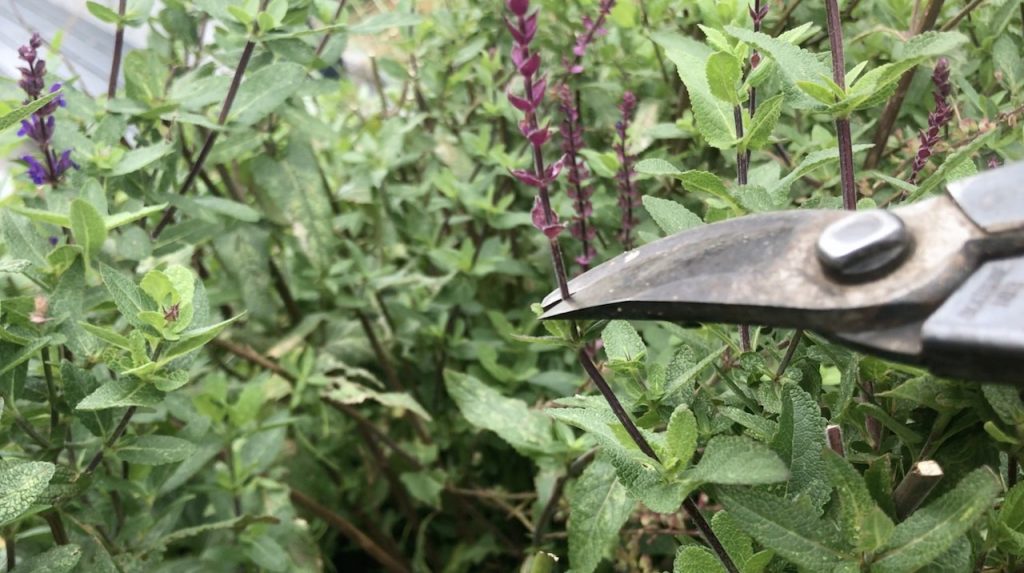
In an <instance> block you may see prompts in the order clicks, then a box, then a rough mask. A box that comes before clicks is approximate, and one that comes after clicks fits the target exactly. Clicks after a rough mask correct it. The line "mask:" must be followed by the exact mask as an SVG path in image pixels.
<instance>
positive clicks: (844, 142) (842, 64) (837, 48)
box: [825, 0, 857, 211]
mask: <svg viewBox="0 0 1024 573" xmlns="http://www.w3.org/2000/svg"><path fill="white" fill-rule="evenodd" d="M825 16H826V19H827V20H828V41H829V45H830V47H831V49H832V80H833V81H834V82H835V83H836V85H838V86H839V87H840V88H842V89H846V58H845V57H844V55H843V25H842V22H841V21H840V15H839V5H838V3H837V2H836V0H825ZM836 140H837V141H838V143H839V180H840V183H841V187H842V190H843V208H844V209H846V210H847V211H853V210H855V209H856V208H857V187H856V182H855V181H854V177H853V140H852V135H851V134H850V119H849V118H848V117H837V118H836Z"/></svg>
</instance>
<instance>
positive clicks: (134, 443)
mask: <svg viewBox="0 0 1024 573" xmlns="http://www.w3.org/2000/svg"><path fill="white" fill-rule="evenodd" d="M195 451H196V446H195V444H193V443H192V442H190V441H188V440H183V439H181V438H175V437H173V436H154V435H148V436H138V437H136V438H129V439H126V440H124V441H123V442H122V443H120V444H118V446H117V455H118V457H120V458H121V459H122V460H124V461H126V462H128V463H132V464H142V465H147V466H159V465H163V464H173V463H176V462H180V461H183V460H185V459H187V458H188V457H189V456H191V455H192V454H193V453H194V452H195Z"/></svg>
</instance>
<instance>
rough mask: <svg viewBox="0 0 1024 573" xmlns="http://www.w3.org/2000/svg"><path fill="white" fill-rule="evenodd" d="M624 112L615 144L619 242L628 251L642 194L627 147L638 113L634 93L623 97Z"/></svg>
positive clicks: (631, 242) (622, 106)
mask: <svg viewBox="0 0 1024 573" xmlns="http://www.w3.org/2000/svg"><path fill="white" fill-rule="evenodd" d="M619 111H621V112H622V119H621V120H619V121H618V122H616V124H615V132H616V133H617V134H618V136H619V140H618V141H617V142H616V143H615V146H614V147H615V153H616V154H617V155H618V156H619V172H618V174H616V176H615V179H616V180H617V181H618V183H619V208H621V209H622V225H621V227H620V230H619V240H621V241H622V246H623V248H625V249H626V250H627V251H629V250H631V249H632V248H633V228H634V227H636V225H637V219H636V208H637V207H639V206H640V193H639V191H637V189H636V186H635V185H634V184H633V162H634V160H635V158H634V157H633V156H632V155H630V153H629V151H628V149H627V147H626V145H627V131H628V130H629V123H630V122H631V121H632V120H633V113H634V112H635V111H636V96H635V95H633V92H630V91H627V92H626V93H625V94H623V96H622V103H621V104H620V105H619Z"/></svg>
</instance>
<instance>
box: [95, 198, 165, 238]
mask: <svg viewBox="0 0 1024 573" xmlns="http://www.w3.org/2000/svg"><path fill="white" fill-rule="evenodd" d="M166 208H167V203H160V204H159V205H150V206H149V207H143V208H142V209H139V210H138V211H131V212H129V213H115V214H113V215H108V216H106V217H104V218H103V223H104V224H105V225H106V226H107V230H108V231H111V230H113V229H116V228H118V227H121V226H123V225H127V224H128V223H134V222H135V221H138V220H139V219H142V218H145V217H148V216H150V215H153V214H156V213H160V212H161V211H163V210H164V209H166Z"/></svg>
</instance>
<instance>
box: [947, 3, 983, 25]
mask: <svg viewBox="0 0 1024 573" xmlns="http://www.w3.org/2000/svg"><path fill="white" fill-rule="evenodd" d="M983 2H985V0H972V2H971V3H970V4H968V5H966V6H964V7H963V9H962V10H960V11H959V12H957V13H956V16H953V18H952V19H951V20H950V21H949V22H946V23H945V24H943V25H942V28H940V30H942V31H943V32H948V31H950V30H952V29H953V28H956V25H957V24H959V23H960V20H963V19H964V17H966V16H970V15H971V12H973V11H974V9H975V8H977V7H978V6H981V4H982V3H983Z"/></svg>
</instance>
